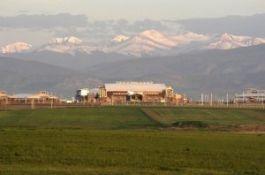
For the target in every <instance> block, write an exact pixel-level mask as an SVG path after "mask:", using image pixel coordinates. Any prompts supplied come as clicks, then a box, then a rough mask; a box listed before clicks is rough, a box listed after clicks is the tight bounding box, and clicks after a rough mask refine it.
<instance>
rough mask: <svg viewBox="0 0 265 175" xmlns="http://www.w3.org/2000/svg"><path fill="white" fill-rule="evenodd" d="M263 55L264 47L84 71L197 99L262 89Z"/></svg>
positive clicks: (182, 56)
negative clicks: (163, 84)
mask: <svg viewBox="0 0 265 175" xmlns="http://www.w3.org/2000/svg"><path fill="white" fill-rule="evenodd" d="M264 55H265V45H261V46H255V47H249V48H241V49H234V50H229V51H221V50H212V51H202V52H195V53H190V54H182V55H177V56H170V57H155V58H143V59H135V60H129V61H120V62H117V63H110V64H101V65H98V66H94V67H91V68H89V69H87V70H89V71H88V72H89V73H90V74H91V75H95V76H97V78H99V79H101V80H102V81H117V80H125V81H128V80H146V81H150V80H153V81H158V82H166V83H169V84H172V85H173V86H174V87H175V88H176V89H177V90H179V91H181V92H184V93H188V94H190V95H193V96H194V95H195V97H198V96H199V94H200V93H201V92H208V93H210V92H211V91H213V92H215V93H219V94H225V93H226V92H227V91H229V92H235V91H241V90H242V89H243V88H247V87H259V88H264V86H265V79H264V78H263V76H264V75H265V58H264ZM113 67H115V69H113ZM102 70H104V71H102Z"/></svg>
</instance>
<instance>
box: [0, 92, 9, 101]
mask: <svg viewBox="0 0 265 175" xmlns="http://www.w3.org/2000/svg"><path fill="white" fill-rule="evenodd" d="M7 103H8V95H7V94H6V92H5V91H0V104H7Z"/></svg>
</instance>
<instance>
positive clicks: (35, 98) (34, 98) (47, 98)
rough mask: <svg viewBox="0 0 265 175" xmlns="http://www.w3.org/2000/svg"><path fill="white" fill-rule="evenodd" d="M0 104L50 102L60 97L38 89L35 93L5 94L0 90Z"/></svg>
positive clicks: (54, 101)
mask: <svg viewBox="0 0 265 175" xmlns="http://www.w3.org/2000/svg"><path fill="white" fill-rule="evenodd" d="M0 102H1V104H3V103H5V104H32V103H34V104H50V103H58V102H60V99H59V98H58V97H57V96H54V95H52V94H50V93H48V92H47V91H40V92H38V93H35V94H15V95H7V94H6V93H5V92H3V91H2V92H0Z"/></svg>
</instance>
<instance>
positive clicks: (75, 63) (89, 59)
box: [12, 51, 133, 71]
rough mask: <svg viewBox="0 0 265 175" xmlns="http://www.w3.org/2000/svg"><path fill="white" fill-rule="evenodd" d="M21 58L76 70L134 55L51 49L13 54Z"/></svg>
mask: <svg viewBox="0 0 265 175" xmlns="http://www.w3.org/2000/svg"><path fill="white" fill-rule="evenodd" d="M12 56H13V57H15V58H18V59H20V60H27V61H28V60H29V61H38V62H40V63H46V64H50V65H54V66H60V67H64V68H67V69H72V70H76V71H82V70H85V69H86V68H87V67H92V66H95V65H98V64H103V63H105V64H106V63H113V62H116V61H122V60H129V59H132V58H133V57H129V56H124V55H120V54H115V53H113V54H112V53H109V54H105V53H103V52H93V53H92V54H86V53H81V52H78V53H76V54H75V55H71V54H67V53H66V54H63V53H56V52H50V51H41V52H29V53H23V54H14V55H12Z"/></svg>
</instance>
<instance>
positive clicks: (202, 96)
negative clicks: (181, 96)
mask: <svg viewBox="0 0 265 175" xmlns="http://www.w3.org/2000/svg"><path fill="white" fill-rule="evenodd" d="M203 98H204V95H203V94H201V105H202V106H203V103H204V101H203V100H204V99H203Z"/></svg>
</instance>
